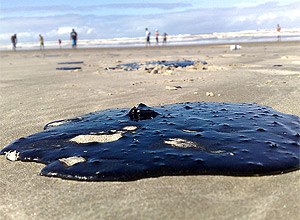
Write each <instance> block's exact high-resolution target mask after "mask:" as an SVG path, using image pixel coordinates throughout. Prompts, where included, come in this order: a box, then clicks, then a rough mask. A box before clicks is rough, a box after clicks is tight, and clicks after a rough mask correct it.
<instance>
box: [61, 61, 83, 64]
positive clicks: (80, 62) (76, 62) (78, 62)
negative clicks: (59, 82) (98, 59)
mask: <svg viewBox="0 0 300 220" xmlns="http://www.w3.org/2000/svg"><path fill="white" fill-rule="evenodd" d="M83 63H84V62H83V61H75V62H61V63H57V64H83Z"/></svg>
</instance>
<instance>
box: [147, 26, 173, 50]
mask: <svg viewBox="0 0 300 220" xmlns="http://www.w3.org/2000/svg"><path fill="white" fill-rule="evenodd" d="M145 31H146V47H148V46H149V47H150V46H151V43H150V36H151V33H150V31H149V30H148V28H146V29H145ZM167 35H168V34H167V33H164V34H163V43H162V45H163V46H165V45H167ZM155 40H156V42H155V46H158V45H159V32H158V29H156V30H155Z"/></svg>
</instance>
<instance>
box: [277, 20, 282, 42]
mask: <svg viewBox="0 0 300 220" xmlns="http://www.w3.org/2000/svg"><path fill="white" fill-rule="evenodd" d="M280 31H281V27H280V26H279V24H277V40H278V41H281V36H280Z"/></svg>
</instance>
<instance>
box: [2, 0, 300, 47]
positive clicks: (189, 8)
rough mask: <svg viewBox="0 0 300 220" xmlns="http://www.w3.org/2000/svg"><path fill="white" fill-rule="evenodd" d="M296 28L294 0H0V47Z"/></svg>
mask: <svg viewBox="0 0 300 220" xmlns="http://www.w3.org/2000/svg"><path fill="white" fill-rule="evenodd" d="M277 24H280V26H281V27H282V29H284V28H300V1H299V0H143V1H138V0H109V1H104V0H85V1H82V0H64V1H61V0H38V1H37V0H0V43H9V42H10V36H11V35H12V34H14V33H16V34H17V36H18V41H19V42H34V41H37V40H38V35H39V34H42V35H43V36H44V39H45V41H47V40H49V41H56V40H57V39H62V40H69V35H70V32H71V30H72V28H74V29H75V30H76V32H77V33H78V36H79V39H102V38H105V39H106V38H123V37H143V36H144V35H145V28H146V27H147V28H148V29H149V30H150V32H152V33H153V34H154V32H155V29H158V30H159V31H160V33H161V34H162V33H164V32H166V33H168V34H169V35H173V34H205V33H214V32H231V31H242V30H258V29H272V28H276V25H277Z"/></svg>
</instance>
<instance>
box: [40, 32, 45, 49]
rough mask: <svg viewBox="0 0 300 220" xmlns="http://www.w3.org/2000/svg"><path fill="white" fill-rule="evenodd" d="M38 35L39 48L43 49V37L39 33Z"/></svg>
mask: <svg viewBox="0 0 300 220" xmlns="http://www.w3.org/2000/svg"><path fill="white" fill-rule="evenodd" d="M39 37H40V50H43V49H45V47H44V38H43V36H42V35H41V34H40V35H39Z"/></svg>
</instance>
